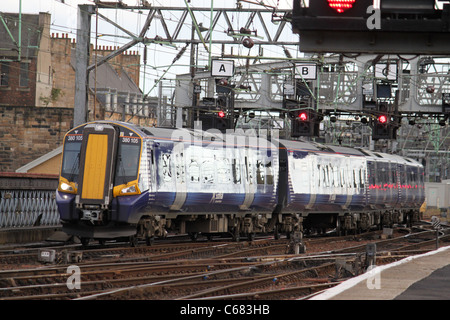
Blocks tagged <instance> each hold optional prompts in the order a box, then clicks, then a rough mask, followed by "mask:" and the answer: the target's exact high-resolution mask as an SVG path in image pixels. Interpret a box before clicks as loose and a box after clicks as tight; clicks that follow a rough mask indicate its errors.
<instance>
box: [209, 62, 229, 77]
mask: <svg viewBox="0 0 450 320" xmlns="http://www.w3.org/2000/svg"><path fill="white" fill-rule="evenodd" d="M233 75H234V61H233V60H212V61H211V77H220V78H227V77H232V76H233Z"/></svg>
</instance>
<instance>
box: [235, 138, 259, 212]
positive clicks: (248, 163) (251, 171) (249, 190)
mask: <svg viewBox="0 0 450 320" xmlns="http://www.w3.org/2000/svg"><path fill="white" fill-rule="evenodd" d="M243 152H244V157H243V159H244V187H245V198H244V202H243V203H242V205H240V206H239V208H240V209H241V210H248V209H249V208H250V206H251V205H252V204H253V201H254V200H255V193H256V192H257V186H256V183H255V163H256V162H255V159H254V151H253V149H251V148H248V147H246V148H245V149H244V150H243Z"/></svg>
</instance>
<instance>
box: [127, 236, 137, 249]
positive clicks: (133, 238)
mask: <svg viewBox="0 0 450 320" xmlns="http://www.w3.org/2000/svg"><path fill="white" fill-rule="evenodd" d="M129 241H130V246H132V247H137V245H138V238H137V237H136V236H130V239H129Z"/></svg>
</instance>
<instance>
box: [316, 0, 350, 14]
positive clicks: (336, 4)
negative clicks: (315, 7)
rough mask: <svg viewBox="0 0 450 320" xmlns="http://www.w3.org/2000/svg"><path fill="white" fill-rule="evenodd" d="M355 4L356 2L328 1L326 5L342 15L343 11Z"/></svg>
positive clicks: (345, 0)
mask: <svg viewBox="0 0 450 320" xmlns="http://www.w3.org/2000/svg"><path fill="white" fill-rule="evenodd" d="M315 1H318V0H315ZM355 2H356V0H328V5H329V6H330V8H333V9H334V10H336V11H337V12H338V13H343V12H344V11H345V10H348V9H351V8H352V7H353V4H354V3H355Z"/></svg>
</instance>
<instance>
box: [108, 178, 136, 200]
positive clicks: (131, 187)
mask: <svg viewBox="0 0 450 320" xmlns="http://www.w3.org/2000/svg"><path fill="white" fill-rule="evenodd" d="M113 193H114V197H118V196H131V195H135V194H140V193H141V191H140V190H139V187H138V181H137V180H135V181H131V182H128V183H127V184H121V185H119V186H115V187H114V191H113Z"/></svg>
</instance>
